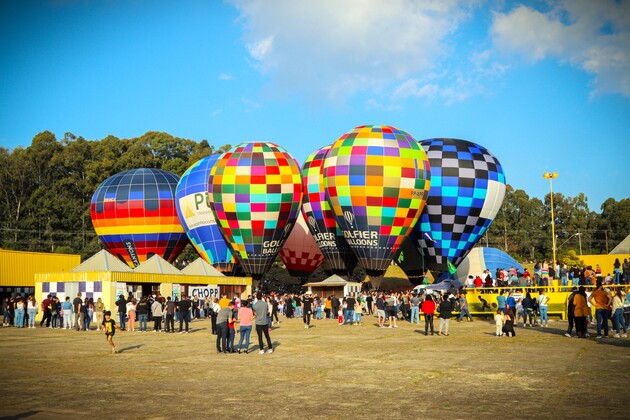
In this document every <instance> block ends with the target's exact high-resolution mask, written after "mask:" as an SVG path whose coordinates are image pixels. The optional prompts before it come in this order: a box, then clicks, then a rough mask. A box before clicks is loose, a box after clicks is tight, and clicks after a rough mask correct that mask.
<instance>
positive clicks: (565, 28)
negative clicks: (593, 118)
mask: <svg viewBox="0 0 630 420" xmlns="http://www.w3.org/2000/svg"><path fill="white" fill-rule="evenodd" d="M551 5H552V7H551V8H550V9H549V10H546V11H539V10H536V9H533V8H530V7H528V6H522V5H521V6H518V7H516V8H515V9H514V10H512V11H510V12H508V13H495V16H494V22H493V25H492V28H491V33H492V36H493V39H494V43H495V45H496V46H497V47H498V48H500V49H503V50H506V51H510V52H516V53H518V54H521V55H523V56H525V57H527V58H528V59H530V60H532V61H537V60H541V59H544V58H547V57H553V58H557V59H559V60H561V61H563V62H566V63H569V64H571V65H573V66H576V67H578V68H581V69H582V70H584V71H586V72H588V73H591V74H593V75H594V76H595V80H594V81H595V83H594V86H595V93H620V94H622V95H624V96H629V97H630V48H629V46H630V2H628V1H615V0H597V1H592V0H561V1H558V2H554V3H551Z"/></svg>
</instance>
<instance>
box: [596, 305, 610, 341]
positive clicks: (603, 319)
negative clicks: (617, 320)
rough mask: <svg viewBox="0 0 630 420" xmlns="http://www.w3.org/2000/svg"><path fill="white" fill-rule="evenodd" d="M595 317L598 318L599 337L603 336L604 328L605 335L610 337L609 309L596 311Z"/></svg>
mask: <svg viewBox="0 0 630 420" xmlns="http://www.w3.org/2000/svg"><path fill="white" fill-rule="evenodd" d="M595 316H596V318H597V335H602V327H603V328H604V335H605V336H606V337H608V309H596V310H595Z"/></svg>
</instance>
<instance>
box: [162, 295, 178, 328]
mask: <svg viewBox="0 0 630 420" xmlns="http://www.w3.org/2000/svg"><path fill="white" fill-rule="evenodd" d="M175 309H176V308H175V302H173V300H172V299H171V297H170V296H168V297H167V298H166V318H165V322H164V331H166V332H167V333H174V332H175Z"/></svg>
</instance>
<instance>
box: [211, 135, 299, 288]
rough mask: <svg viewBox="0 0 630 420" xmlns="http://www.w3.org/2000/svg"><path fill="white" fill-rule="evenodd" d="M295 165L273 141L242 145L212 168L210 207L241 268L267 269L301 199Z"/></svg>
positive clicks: (256, 272) (255, 274)
mask: <svg viewBox="0 0 630 420" xmlns="http://www.w3.org/2000/svg"><path fill="white" fill-rule="evenodd" d="M301 186H302V183H301V179H300V168H299V166H298V164H297V162H296V161H295V159H294V158H293V157H291V155H289V153H287V152H286V151H285V150H284V149H283V148H281V147H279V146H277V145H275V144H273V143H243V144H240V145H238V146H236V147H234V148H233V149H231V150H230V151H229V152H226V153H225V154H223V155H222V156H221V158H220V159H219V160H218V161H217V162H216V164H215V165H214V166H213V167H212V170H211V172H210V178H209V190H210V191H209V192H210V207H211V208H212V211H213V212H214V215H215V218H216V220H217V222H218V223H219V228H220V229H221V232H222V233H223V236H224V237H225V239H226V240H227V241H228V243H229V244H230V246H231V247H232V250H233V252H234V254H235V255H236V257H237V258H238V260H239V262H240V263H241V265H242V267H243V269H244V270H245V272H246V273H247V274H248V275H249V276H252V277H253V278H255V279H260V278H262V276H263V274H265V273H266V272H267V270H269V268H270V267H271V265H272V264H273V262H274V260H275V258H276V256H277V255H278V252H279V251H280V249H281V248H282V245H284V242H285V241H286V239H287V237H288V236H289V234H290V233H291V229H292V228H293V225H294V224H295V219H296V218H297V216H298V214H299V211H300V204H301V202H302V188H301Z"/></svg>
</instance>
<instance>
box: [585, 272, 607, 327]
mask: <svg viewBox="0 0 630 420" xmlns="http://www.w3.org/2000/svg"><path fill="white" fill-rule="evenodd" d="M588 301H589V303H590V304H591V305H595V317H596V319H597V338H602V329H603V330H604V338H608V318H609V313H608V308H609V307H610V306H611V305H612V297H611V296H610V294H609V293H608V292H606V291H605V290H604V288H603V286H602V282H601V281H597V288H596V289H595V291H594V292H593V293H591V296H590V297H589V298H588Z"/></svg>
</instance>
